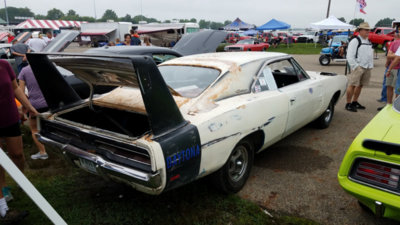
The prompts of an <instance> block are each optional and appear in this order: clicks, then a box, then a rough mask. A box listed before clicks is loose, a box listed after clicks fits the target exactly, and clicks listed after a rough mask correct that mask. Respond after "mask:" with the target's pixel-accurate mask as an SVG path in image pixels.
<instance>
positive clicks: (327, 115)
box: [314, 99, 335, 129]
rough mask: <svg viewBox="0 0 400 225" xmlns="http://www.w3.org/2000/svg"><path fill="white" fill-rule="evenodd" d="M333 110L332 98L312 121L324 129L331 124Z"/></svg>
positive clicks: (333, 101)
mask: <svg viewBox="0 0 400 225" xmlns="http://www.w3.org/2000/svg"><path fill="white" fill-rule="evenodd" d="M334 112H335V100H334V99H332V100H331V102H330V103H329V105H328V107H327V108H326V109H325V111H324V113H322V115H321V116H320V117H318V119H316V120H315V121H314V124H315V126H316V127H317V128H320V129H325V128H328V127H329V125H330V124H331V121H332V118H333V114H334Z"/></svg>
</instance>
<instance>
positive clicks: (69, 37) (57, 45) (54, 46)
mask: <svg viewBox="0 0 400 225" xmlns="http://www.w3.org/2000/svg"><path fill="white" fill-rule="evenodd" d="M78 35H79V31H75V30H63V31H62V32H61V33H60V34H58V35H57V37H55V38H54V39H53V40H52V41H51V42H50V44H49V45H47V46H46V47H45V48H44V49H43V51H42V52H62V51H63V50H64V49H65V48H67V47H68V45H69V44H70V43H71V42H72V41H73V40H75V38H76V37H77V36H78Z"/></svg>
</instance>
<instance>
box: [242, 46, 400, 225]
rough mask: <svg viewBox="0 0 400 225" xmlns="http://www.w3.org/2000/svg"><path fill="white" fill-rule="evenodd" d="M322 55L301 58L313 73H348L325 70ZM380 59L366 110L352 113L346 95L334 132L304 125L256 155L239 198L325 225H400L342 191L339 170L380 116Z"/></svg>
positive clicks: (337, 67) (335, 67) (364, 99)
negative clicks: (358, 139) (361, 134)
mask: <svg viewBox="0 0 400 225" xmlns="http://www.w3.org/2000/svg"><path fill="white" fill-rule="evenodd" d="M318 57H319V56H318V55H295V58H296V60H297V61H298V62H299V63H300V65H302V66H303V67H304V69H306V70H309V71H326V72H335V73H338V74H344V63H333V64H331V65H329V66H320V64H319V62H318ZM378 57H379V58H378V59H376V60H375V61H374V64H375V68H374V69H373V71H372V77H371V81H370V84H369V85H368V86H366V87H365V88H363V90H362V93H361V96H360V98H359V102H360V103H361V104H362V105H365V106H366V110H359V111H358V112H356V113H354V112H348V111H346V110H345V109H344V106H345V103H346V101H345V96H344V97H343V98H341V99H340V100H339V102H338V104H337V105H336V107H335V113H334V117H333V121H332V123H331V125H330V127H329V128H327V129H323V130H318V129H315V128H313V127H312V126H307V127H304V128H302V129H300V130H298V131H297V132H295V133H293V134H292V135H290V136H288V137H286V138H285V139H283V140H282V141H280V142H279V143H277V144H275V145H274V146H272V147H270V148H269V149H267V150H265V151H263V152H261V153H260V154H258V155H256V158H255V162H254V167H253V170H252V173H251V175H250V178H249V180H248V181H247V184H246V186H245V187H244V189H243V190H242V191H241V192H239V195H240V196H241V197H243V198H245V199H249V200H251V201H253V202H255V203H257V204H259V205H261V206H263V207H266V208H267V209H271V210H274V211H283V212H287V213H291V214H294V215H299V216H302V217H306V218H309V219H312V220H315V221H317V222H319V223H321V224H334V225H336V224H337V225H339V224H340V225H343V224H366V225H372V224H385V225H391V224H398V223H396V222H394V221H388V220H383V219H375V218H374V216H373V215H372V214H370V213H367V212H366V211H364V210H362V209H361V208H360V206H359V205H358V203H357V200H356V199H355V198H354V197H352V196H350V195H349V194H347V193H346V192H345V191H343V189H342V188H341V187H340V185H339V183H338V180H337V172H338V170H339V167H340V163H341V161H342V159H343V157H344V155H345V153H346V151H347V149H348V147H349V146H350V144H351V142H352V141H353V139H354V138H355V137H356V136H357V134H358V133H359V132H360V131H361V130H362V128H363V127H364V126H365V125H366V124H367V123H368V122H369V121H370V120H371V119H372V118H373V117H374V116H375V115H376V114H377V108H378V107H380V106H382V105H383V104H382V103H379V102H377V99H378V98H379V97H380V92H381V83H382V79H383V73H384V63H385V56H384V55H383V54H379V55H378Z"/></svg>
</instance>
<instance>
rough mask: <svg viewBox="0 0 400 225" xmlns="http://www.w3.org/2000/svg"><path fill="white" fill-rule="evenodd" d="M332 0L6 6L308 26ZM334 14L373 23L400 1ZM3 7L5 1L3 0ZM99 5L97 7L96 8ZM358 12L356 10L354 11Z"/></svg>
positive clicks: (375, 0) (393, 14) (377, 1)
mask: <svg viewBox="0 0 400 225" xmlns="http://www.w3.org/2000/svg"><path fill="white" fill-rule="evenodd" d="M328 1H329V0H244V1H243V0H241V1H237V0H190V1H189V0H145V1H141V0H65V1H62V0H8V1H7V6H14V7H28V8H30V9H31V10H32V11H33V12H34V13H35V14H44V15H46V14H47V11H48V10H50V9H52V8H58V9H60V10H62V11H63V12H64V13H66V12H67V11H68V10H69V9H73V10H75V11H76V12H77V13H78V14H79V15H81V16H92V17H94V16H95V8H96V13H97V18H100V17H101V16H102V15H103V13H104V11H105V10H107V9H112V10H114V11H115V12H116V13H117V15H118V16H119V17H122V16H125V15H126V14H130V15H131V16H135V15H138V14H140V13H141V9H142V10H143V15H145V16H146V17H154V18H157V19H159V20H166V19H169V20H170V19H174V18H177V19H190V18H196V19H197V20H200V19H205V20H212V21H216V22H223V21H225V20H232V21H233V20H234V19H235V18H236V17H239V18H240V19H242V20H243V21H245V22H247V23H251V24H255V25H257V26H260V25H262V24H264V23H266V22H267V21H269V20H270V19H272V18H275V19H278V20H281V21H284V22H286V23H289V24H291V25H292V28H299V27H300V28H303V27H307V26H308V24H309V23H311V22H316V21H319V20H322V19H324V18H325V17H326V11H327V7H328ZM331 2H332V3H331V11H330V12H331V13H330V14H331V15H335V16H336V17H342V16H343V17H344V18H345V19H346V21H347V22H349V21H350V20H351V19H353V18H354V15H355V17H356V18H363V19H364V20H366V21H367V22H369V23H370V25H371V26H374V25H375V23H376V22H377V21H378V20H379V19H382V18H385V17H389V18H395V19H396V20H399V19H400V11H399V10H400V0H366V2H367V7H366V8H365V12H367V14H366V15H364V14H361V13H359V12H358V10H357V11H355V8H356V7H355V6H356V0H331ZM0 5H1V7H4V3H3V1H1V2H0ZM94 6H96V7H94ZM355 12H356V13H355Z"/></svg>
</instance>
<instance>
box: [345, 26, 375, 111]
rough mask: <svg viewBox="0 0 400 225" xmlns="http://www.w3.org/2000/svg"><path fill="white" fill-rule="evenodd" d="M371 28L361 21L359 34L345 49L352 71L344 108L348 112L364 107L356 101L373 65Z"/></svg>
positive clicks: (367, 81) (369, 76)
mask: <svg viewBox="0 0 400 225" xmlns="http://www.w3.org/2000/svg"><path fill="white" fill-rule="evenodd" d="M370 30H371V28H370V26H369V24H368V23H366V22H364V23H361V24H360V25H359V26H358V28H357V31H358V32H359V35H358V36H356V37H355V38H353V39H352V40H351V41H350V43H349V47H348V50H347V61H348V63H349V65H350V68H351V70H352V72H351V73H350V74H349V75H348V79H349V84H348V87H347V90H346V92H347V94H346V97H347V99H346V100H347V103H346V106H345V109H346V110H348V111H350V112H357V109H365V107H364V106H363V105H361V104H360V103H359V102H358V98H359V96H360V94H361V90H362V88H363V86H365V85H367V84H368V83H369V80H370V78H371V70H372V68H373V67H374V56H373V55H374V51H373V49H372V44H371V42H370V41H369V40H368V35H369V32H370Z"/></svg>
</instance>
